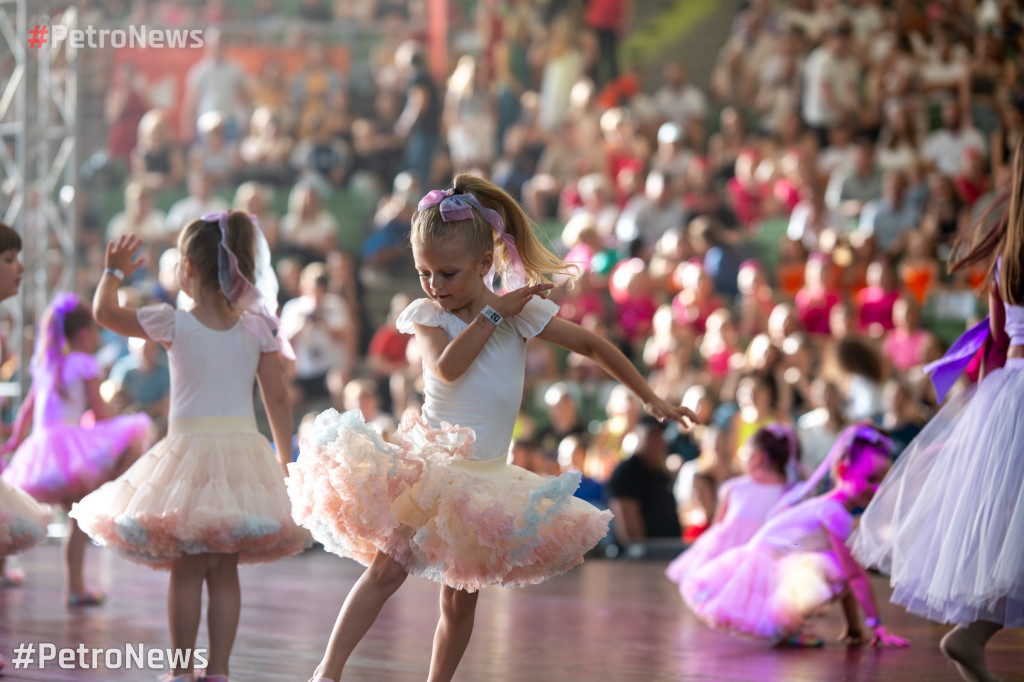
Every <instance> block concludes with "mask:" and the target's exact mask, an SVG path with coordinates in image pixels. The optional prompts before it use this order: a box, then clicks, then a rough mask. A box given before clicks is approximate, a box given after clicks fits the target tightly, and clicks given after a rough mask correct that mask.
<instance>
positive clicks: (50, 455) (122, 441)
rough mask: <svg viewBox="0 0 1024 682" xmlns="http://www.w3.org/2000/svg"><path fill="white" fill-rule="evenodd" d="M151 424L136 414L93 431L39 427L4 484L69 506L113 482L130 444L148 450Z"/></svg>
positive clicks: (41, 499) (60, 424) (68, 426)
mask: <svg viewBox="0 0 1024 682" xmlns="http://www.w3.org/2000/svg"><path fill="white" fill-rule="evenodd" d="M151 424H152V422H151V420H150V418H149V417H148V416H147V415H145V414H132V415H124V416H119V417H112V418H110V419H104V420H102V421H98V422H96V424H94V425H93V426H91V427H86V426H79V425H77V424H67V423H64V422H56V423H54V424H49V425H47V426H46V427H45V428H37V429H33V431H32V433H31V434H29V436H28V438H26V439H25V441H24V442H23V443H22V444H21V445H20V446H19V447H18V450H17V451H16V452H15V453H14V457H13V458H12V459H11V464H10V466H8V467H7V469H6V470H5V471H4V473H3V480H4V481H6V482H7V483H9V484H10V485H12V486H14V487H16V488H20V489H21V490H24V491H25V492H26V493H28V494H29V495H31V496H32V497H33V498H35V499H36V500H37V501H38V502H42V503H44V504H58V505H66V504H69V503H71V502H74V501H75V500H78V499H80V498H81V497H82V496H83V495H86V494H88V493H90V492H92V491H93V490H95V489H96V488H97V487H99V486H100V485H101V484H102V483H105V482H106V481H109V480H110V479H111V478H112V477H113V476H114V475H115V474H116V472H117V466H118V462H119V460H120V458H121V455H122V453H124V451H125V450H127V449H128V448H129V447H130V446H132V445H135V446H137V447H138V448H139V450H141V449H142V448H144V447H145V445H146V443H147V442H148V439H149V429H150V426H151Z"/></svg>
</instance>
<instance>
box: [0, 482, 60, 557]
mask: <svg viewBox="0 0 1024 682" xmlns="http://www.w3.org/2000/svg"><path fill="white" fill-rule="evenodd" d="M49 520H50V512H49V511H48V510H47V509H46V508H45V507H42V506H40V504H39V503H38V502H36V501H35V500H33V499H32V498H31V497H29V495H28V494H27V493H25V492H23V491H21V490H18V489H17V488H14V487H12V486H9V485H7V484H6V483H3V482H2V481H0V557H5V556H7V555H8V554H17V553H18V552H23V551H25V550H26V549H28V548H29V547H31V546H32V545H35V544H36V543H38V542H39V541H40V540H42V539H43V538H45V537H46V524H47V523H49Z"/></svg>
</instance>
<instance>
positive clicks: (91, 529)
mask: <svg viewBox="0 0 1024 682" xmlns="http://www.w3.org/2000/svg"><path fill="white" fill-rule="evenodd" d="M283 479H284V475H283V472H282V471H281V466H280V464H279V463H278V462H277V459H276V457H275V456H274V451H273V449H272V448H271V447H270V444H269V443H268V442H267V439H266V438H264V437H263V436H262V435H261V434H260V433H259V432H258V431H257V430H256V428H255V425H254V424H253V423H252V421H251V420H250V419H246V418H212V417H211V418H193V419H179V420H175V421H173V422H172V423H171V425H170V430H169V433H168V435H167V437H166V438H164V439H163V440H162V441H160V442H159V443H157V444H156V445H155V446H153V448H152V449H151V450H150V451H149V452H147V453H146V454H145V455H143V456H142V457H141V458H140V459H139V460H138V461H137V462H136V463H135V464H134V465H132V467H131V468H130V469H128V471H126V472H125V473H124V474H123V475H122V476H120V477H119V478H117V479H116V480H114V481H111V482H110V483H107V484H105V485H103V486H101V487H100V488H99V489H98V490H96V491H95V492H93V493H92V494H90V495H87V496H86V497H85V498H83V499H82V501H81V502H79V503H78V504H76V505H75V506H74V507H73V508H72V510H71V516H72V517H74V518H75V519H77V520H78V523H79V525H80V526H81V528H82V530H84V531H85V532H86V533H88V534H89V536H90V537H92V539H93V540H95V541H97V542H98V543H100V544H101V545H105V546H108V547H110V548H112V549H114V550H116V551H117V552H118V553H119V554H122V555H123V556H125V557H127V558H129V559H131V560H133V561H137V562H139V563H144V564H147V565H150V566H154V567H157V568H169V567H170V565H171V562H173V561H174V560H175V559H177V558H179V557H181V556H184V555H186V554H203V553H214V554H234V553H238V554H239V562H240V563H259V562H264V561H273V560H275V559H280V558H282V557H286V556H290V555H293V554H297V553H299V552H301V551H302V550H303V549H304V548H306V547H307V546H308V545H309V544H311V541H310V537H309V534H308V533H307V532H306V531H304V530H303V529H301V528H299V527H298V526H296V525H295V522H294V521H292V518H291V509H290V506H289V504H288V495H287V493H286V492H285V487H284V485H283Z"/></svg>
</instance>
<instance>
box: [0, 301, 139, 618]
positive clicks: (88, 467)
mask: <svg viewBox="0 0 1024 682" xmlns="http://www.w3.org/2000/svg"><path fill="white" fill-rule="evenodd" d="M98 346H99V328H98V327H97V326H96V322H95V320H93V317H92V311H91V310H90V309H89V307H88V305H86V304H85V303H84V302H83V301H82V300H81V299H79V298H78V296H76V295H75V294H71V293H60V294H57V296H56V297H55V298H54V300H53V302H52V303H51V304H50V305H49V307H47V309H46V312H44V313H43V318H42V321H41V323H40V332H39V336H38V340H37V342H36V348H35V352H34V353H33V355H32V364H31V371H32V388H30V389H29V392H28V395H27V396H26V397H25V402H24V403H23V404H22V408H21V410H20V411H19V412H18V416H17V418H16V419H15V422H14V432H13V433H12V435H11V439H10V440H9V441H7V443H6V444H5V445H4V450H5V451H11V450H15V448H17V451H16V452H15V453H14V457H13V458H12V459H11V465H10V466H9V467H8V468H7V470H6V471H4V474H3V477H4V480H5V481H7V483H9V484H11V485H13V486H15V487H18V488H20V489H22V490H24V491H25V492H26V493H28V494H29V495H31V496H32V497H34V498H35V499H36V500H37V501H39V502H43V503H45V504H53V505H57V506H60V507H62V508H63V509H64V510H65V511H67V510H70V509H71V505H72V504H73V503H75V502H77V501H78V500H80V499H81V498H82V497H83V496H84V495H86V494H88V493H90V492H92V491H93V490H95V489H96V488H98V487H99V486H100V485H101V484H103V483H105V482H106V481H109V480H110V479H112V478H115V477H117V476H118V475H120V474H121V473H122V472H123V471H125V470H126V469H127V468H128V467H129V466H130V465H131V464H132V462H134V461H135V459H136V458H137V457H138V456H139V454H140V453H141V452H142V450H143V449H144V448H145V446H146V443H147V441H148V438H149V429H150V426H151V421H150V419H149V417H148V416H147V415H145V414H134V415H124V416H120V417H112V418H110V419H107V405H106V403H105V402H104V401H103V398H102V397H100V383H101V382H102V380H103V376H102V370H101V368H100V365H99V363H98V362H97V361H96V359H95V358H94V357H93V355H92V354H93V353H95V352H96V349H97V347H98ZM86 410H91V412H92V416H93V417H94V418H95V420H96V421H95V423H94V424H92V425H91V426H86V425H83V416H84V415H85V412H86ZM30 424H31V426H29V425H30ZM30 430H31V433H29V431H30ZM69 526H70V527H69V529H68V534H67V536H66V537H65V548H64V568H65V571H64V574H65V586H64V587H65V599H66V601H67V605H68V606H70V607H78V606H95V605H97V604H101V603H103V595H102V594H101V593H99V592H94V591H90V590H88V589H86V586H85V578H84V576H83V566H84V562H85V548H86V546H87V545H88V543H89V539H88V538H87V537H86V535H85V533H83V532H82V531H81V530H80V529H79V527H78V523H77V522H76V521H75V520H74V519H71V520H69Z"/></svg>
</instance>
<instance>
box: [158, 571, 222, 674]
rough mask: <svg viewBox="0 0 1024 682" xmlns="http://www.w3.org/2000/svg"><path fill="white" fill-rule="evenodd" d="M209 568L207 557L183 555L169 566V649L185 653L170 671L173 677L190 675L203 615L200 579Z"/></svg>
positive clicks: (201, 583) (201, 580)
mask: <svg viewBox="0 0 1024 682" xmlns="http://www.w3.org/2000/svg"><path fill="white" fill-rule="evenodd" d="M209 565H210V555H209V554H193V555H187V556H183V557H181V558H180V559H177V560H175V562H174V563H173V564H172V565H171V585H170V589H169V590H168V591H167V620H168V623H169V624H170V628H171V648H172V649H179V650H181V651H187V652H188V655H187V656H186V657H185V659H184V661H182V666H181V667H177V668H175V669H174V671H173V676H174V677H177V676H178V675H189V674H191V673H192V650H193V649H195V647H196V636H197V635H198V633H199V619H200V618H201V617H202V614H203V579H204V578H205V577H206V572H207V569H208V568H209ZM211 637H212V635H211ZM211 648H212V647H211ZM179 660H180V659H179Z"/></svg>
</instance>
